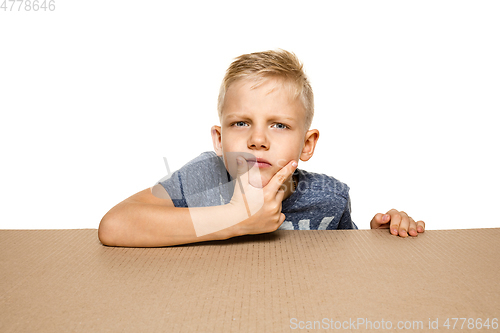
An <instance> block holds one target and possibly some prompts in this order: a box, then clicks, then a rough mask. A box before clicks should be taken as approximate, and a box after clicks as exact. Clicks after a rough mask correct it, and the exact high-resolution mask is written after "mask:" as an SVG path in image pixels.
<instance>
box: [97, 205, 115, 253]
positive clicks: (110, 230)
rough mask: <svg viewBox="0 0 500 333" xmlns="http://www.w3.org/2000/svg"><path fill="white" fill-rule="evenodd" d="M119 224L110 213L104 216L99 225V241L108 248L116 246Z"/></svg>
mask: <svg viewBox="0 0 500 333" xmlns="http://www.w3.org/2000/svg"><path fill="white" fill-rule="evenodd" d="M116 228H117V223H116V218H114V217H113V215H112V214H110V213H109V212H108V213H107V214H106V215H104V217H103V218H102V219H101V222H100V223H99V229H98V230H97V236H98V237H99V241H100V242H101V243H102V244H103V245H106V246H116V245H117V242H116V234H117V229H116Z"/></svg>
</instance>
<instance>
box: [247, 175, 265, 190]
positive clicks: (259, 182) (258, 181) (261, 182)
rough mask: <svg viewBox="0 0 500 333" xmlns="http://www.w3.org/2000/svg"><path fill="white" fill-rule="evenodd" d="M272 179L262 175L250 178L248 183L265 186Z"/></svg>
mask: <svg viewBox="0 0 500 333" xmlns="http://www.w3.org/2000/svg"><path fill="white" fill-rule="evenodd" d="M269 181H270V179H266V178H264V177H261V178H260V179H252V178H251V177H250V179H249V180H248V183H249V184H250V185H252V186H253V187H255V188H263V187H265V186H266V185H267V184H268V183H269Z"/></svg>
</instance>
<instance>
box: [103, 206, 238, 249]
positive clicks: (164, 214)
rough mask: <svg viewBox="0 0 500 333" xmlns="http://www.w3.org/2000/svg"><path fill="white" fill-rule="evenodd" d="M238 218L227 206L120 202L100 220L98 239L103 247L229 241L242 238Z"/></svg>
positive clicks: (156, 245)
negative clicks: (173, 205)
mask: <svg viewBox="0 0 500 333" xmlns="http://www.w3.org/2000/svg"><path fill="white" fill-rule="evenodd" d="M237 215H241V214H235V212H234V210H232V209H231V207H229V206H228V205H225V206H214V207H198V208H178V207H167V206H161V205H154V204H145V203H141V202H121V203H120V204H118V205H116V206H115V207H113V208H112V209H111V210H110V211H109V212H108V213H107V214H106V215H105V216H104V217H103V219H102V220H101V223H100V226H99V239H100V240H101V242H102V243H103V244H104V245H110V246H128V247H158V246H171V245H179V244H188V243H195V242H202V241H209V240H222V239H228V238H231V237H235V236H238V235H240V230H239V228H238V226H237V224H238V222H239V221H241V220H243V217H241V216H237ZM193 221H194V222H195V223H194V224H193ZM195 227H196V228H195ZM210 231H213V232H210ZM208 232H210V233H208ZM197 234H198V235H197Z"/></svg>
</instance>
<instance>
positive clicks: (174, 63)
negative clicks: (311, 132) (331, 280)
mask: <svg viewBox="0 0 500 333" xmlns="http://www.w3.org/2000/svg"><path fill="white" fill-rule="evenodd" d="M55 4H56V10H55V11H53V12H49V11H47V12H43V11H38V12H34V11H29V12H28V11H26V10H25V9H24V8H22V9H21V10H20V11H18V3H16V4H15V6H14V10H13V11H3V10H0V38H1V39H0V40H1V44H0V50H1V52H0V66H1V67H0V110H1V125H0V126H1V127H0V139H1V147H2V154H1V164H0V165H1V166H0V167H1V173H0V177H1V178H0V181H1V189H0V191H1V192H0V193H1V211H0V228H4V229H5V228H15V229H17V228H19V229H23V228H36V229H45V228H97V227H98V225H99V221H100V219H101V218H102V216H103V215H104V214H105V213H106V212H107V211H108V210H109V209H110V208H111V207H112V206H114V205H115V204H117V203H118V202H120V201H121V200H123V199H125V198H126V197H128V196H130V195H132V194H134V193H136V192H138V191H141V190H143V189H145V188H148V187H150V186H152V185H154V183H155V182H156V181H158V180H159V179H161V178H162V177H163V176H164V175H165V174H166V169H165V165H164V162H163V156H165V157H167V158H168V161H169V164H170V168H171V170H175V169H178V168H179V167H181V166H182V165H183V164H184V163H186V162H187V161H189V160H190V159H192V158H194V157H195V156H197V155H198V154H199V153H201V152H203V151H206V150H211V149H212V145H211V139H210V127H211V125H214V124H218V118H217V111H216V102H217V94H218V90H219V85H220V82H221V80H222V77H223V75H224V71H225V70H226V68H227V67H228V65H229V64H230V62H231V61H232V60H233V58H234V57H236V56H239V55H240V54H243V53H249V52H255V51H264V50H268V49H275V48H284V49H287V50H289V51H293V52H294V53H296V54H297V56H298V57H299V58H300V59H301V60H302V61H303V62H304V64H305V70H306V72H307V74H308V75H309V77H310V80H311V83H312V86H313V89H314V92H315V103H316V116H315V119H314V121H313V128H317V129H319V131H320V140H319V142H318V146H317V150H316V153H315V155H314V157H313V158H312V160H310V161H309V162H306V163H300V164H299V167H300V168H303V169H306V170H308V171H313V172H321V173H326V174H329V175H332V176H334V177H336V178H337V179H339V180H341V181H343V182H345V183H347V184H348V185H349V186H350V188H351V199H352V208H353V214H352V215H353V220H354V221H355V222H356V223H357V225H358V227H359V228H360V229H365V228H369V221H370V220H371V218H372V217H373V215H374V214H375V213H377V212H385V211H387V210H389V209H391V208H393V207H394V208H397V209H401V210H405V211H407V212H408V213H409V214H410V215H411V216H413V217H414V218H415V219H423V220H424V221H426V223H427V229H450V228H485V227H499V226H500V217H499V215H498V209H497V207H498V203H499V199H500V196H499V194H498V192H497V188H498V187H499V185H500V177H499V176H498V170H499V169H500V158H499V152H498V150H499V149H498V146H499V143H500V134H499V131H498V125H499V120H498V119H499V118H498V114H499V111H500V101H499V100H500V98H499V95H500V65H499V63H500V61H499V59H500V20H499V17H500V2H498V1H436V0H433V1H411V2H410V1H335V2H334V1H309V2H306V1H283V2H277V1H245V2H240V1H227V2H221V1H199V2H196V1H195V2H193V1H190V2H189V1H184V2H182V1H175V2H173V1H146V2H144V1H142V2H141V1H116V0H112V1H93V0H91V1H75V0H67V1H61V0H56V2H55ZM8 7H10V4H8ZM23 7H24V5H23Z"/></svg>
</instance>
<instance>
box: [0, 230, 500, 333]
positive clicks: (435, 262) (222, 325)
mask: <svg viewBox="0 0 500 333" xmlns="http://www.w3.org/2000/svg"><path fill="white" fill-rule="evenodd" d="M499 240H500V228H494V229H469V230H443V231H439V230H428V231H426V232H425V233H423V234H420V235H419V236H418V237H416V238H411V237H408V238H399V237H395V236H391V235H390V234H389V232H388V231H387V230H343V231H277V232H274V233H271V234H264V235H256V236H244V237H239V238H234V239H231V240H227V241H216V242H205V243H199V244H193V245H185V246H175V247H168V248H117V247H106V246H103V245H101V244H100V243H99V240H98V238H97V230H0V332H289V331H320V330H321V329H323V330H327V331H342V332H349V331H352V332H385V331H407V332H408V331H411V332H438V331H446V332H450V331H451V332H476V331H481V332H499V331H500V328H499V327H498V325H499V323H498V319H500V283H499V275H500V274H499V273H500V260H499V254H500V241H499ZM453 318H457V319H453ZM460 318H465V319H460ZM486 321H488V322H487V323H486ZM446 324H448V325H449V326H448V327H447V326H446ZM485 324H486V325H489V328H486V326H484V325H485ZM389 325H390V327H392V329H390V328H389ZM398 325H399V327H400V328H402V326H403V328H404V326H406V329H398ZM480 325H481V326H482V328H481V329H479V327H480ZM495 325H496V326H495ZM453 327H455V328H454V329H453ZM495 327H496V328H495Z"/></svg>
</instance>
